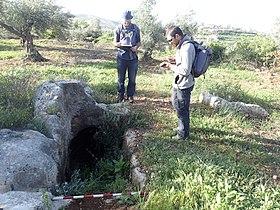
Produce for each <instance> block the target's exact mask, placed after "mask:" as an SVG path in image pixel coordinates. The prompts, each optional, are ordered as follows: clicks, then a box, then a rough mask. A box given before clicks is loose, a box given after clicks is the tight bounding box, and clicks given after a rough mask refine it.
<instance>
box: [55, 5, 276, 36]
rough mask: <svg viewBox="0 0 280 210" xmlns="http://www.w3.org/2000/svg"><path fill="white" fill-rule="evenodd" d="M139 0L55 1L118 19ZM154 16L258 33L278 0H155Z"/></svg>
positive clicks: (265, 27)
mask: <svg viewBox="0 0 280 210" xmlns="http://www.w3.org/2000/svg"><path fill="white" fill-rule="evenodd" d="M141 2H142V0H130V1H128V0H56V3H57V4H58V5H60V6H62V7H64V9H65V10H66V11H69V12H71V13H72V14H75V15H77V14H88V15H95V16H98V17H102V18H107V19H110V20H117V21H119V20H121V16H122V13H123V11H124V10H127V9H129V10H135V9H137V8H138V7H139V4H140V3H141ZM157 2H158V3H157V6H156V8H155V14H157V15H158V17H159V19H160V20H162V21H163V22H165V21H168V20H169V19H170V18H173V17H175V15H176V14H178V13H184V14H186V13H187V12H188V11H190V10H193V11H194V12H195V16H194V20H195V21H197V22H199V23H206V24H216V25H231V26H234V27H241V28H244V29H253V30H257V31H260V32H270V31H271V30H272V27H273V24H274V23H275V21H276V18H280V12H279V10H280V0H266V1H260V0H234V1H229V0H197V1H194V0H173V1H172V0H171V1H168V0H157Z"/></svg>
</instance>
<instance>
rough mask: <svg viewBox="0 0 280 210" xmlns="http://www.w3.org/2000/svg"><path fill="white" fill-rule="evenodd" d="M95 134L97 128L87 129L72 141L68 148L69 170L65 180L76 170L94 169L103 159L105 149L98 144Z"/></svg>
mask: <svg viewBox="0 0 280 210" xmlns="http://www.w3.org/2000/svg"><path fill="white" fill-rule="evenodd" d="M97 132H98V128H97V127H88V128H86V129H84V130H81V131H80V132H79V133H78V134H77V135H76V136H75V137H74V138H73V139H72V141H71V143H70V146H69V170H68V171H67V173H66V179H69V178H70V177H71V174H72V173H73V171H75V170H77V169H84V168H93V167H95V165H96V163H97V162H98V160H100V159H101V158H103V157H104V154H105V148H104V145H103V144H100V141H99V140H98V136H97Z"/></svg>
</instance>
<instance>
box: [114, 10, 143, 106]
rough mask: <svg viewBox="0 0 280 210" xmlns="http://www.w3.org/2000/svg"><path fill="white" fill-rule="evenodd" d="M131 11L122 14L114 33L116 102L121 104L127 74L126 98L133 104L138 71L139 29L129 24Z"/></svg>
mask: <svg viewBox="0 0 280 210" xmlns="http://www.w3.org/2000/svg"><path fill="white" fill-rule="evenodd" d="M132 18H133V16H132V15H131V11H125V12H124V14H123V23H122V24H121V25H119V26H118V27H117V28H116V29H115V31H114V42H113V45H114V46H115V47H117V49H118V52H117V69H118V96H117V102H123V101H124V96H125V77H126V71H127V72H128V84H127V91H126V96H127V99H128V101H129V102H130V103H133V102H134V99H133V96H134V94H135V89H136V74H137V70H138V55H137V50H138V48H139V47H140V46H141V39H140V29H139V28H138V26H137V25H135V24H133V23H131V20H132Z"/></svg>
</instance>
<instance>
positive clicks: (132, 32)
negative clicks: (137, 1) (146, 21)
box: [114, 23, 141, 60]
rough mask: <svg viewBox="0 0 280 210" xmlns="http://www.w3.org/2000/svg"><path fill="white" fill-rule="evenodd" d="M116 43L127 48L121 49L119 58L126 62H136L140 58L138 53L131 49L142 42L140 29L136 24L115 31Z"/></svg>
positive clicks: (118, 53) (119, 49)
mask: <svg viewBox="0 0 280 210" xmlns="http://www.w3.org/2000/svg"><path fill="white" fill-rule="evenodd" d="M114 42H122V43H123V44H126V45H131V46H127V47H119V48H118V52H117V56H118V57H119V58H121V59H124V60H134V59H136V58H138V56H137V53H136V52H132V51H131V50H130V47H134V46H136V45H137V43H139V42H141V39H140V29H139V28H138V26H137V25H135V24H133V23H132V24H130V25H129V26H128V27H124V26H123V25H122V24H121V25H119V26H118V27H117V28H116V29H115V31H114Z"/></svg>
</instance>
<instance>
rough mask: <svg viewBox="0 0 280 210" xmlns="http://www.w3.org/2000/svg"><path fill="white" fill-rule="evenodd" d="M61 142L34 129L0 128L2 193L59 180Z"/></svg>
mask: <svg viewBox="0 0 280 210" xmlns="http://www.w3.org/2000/svg"><path fill="white" fill-rule="evenodd" d="M57 146H58V144H57V143H56V142H55V141H53V140H52V139H49V138H47V137H46V136H44V135H43V134H41V133H39V132H37V131H32V130H23V131H12V130H9V129H2V130H0V157H1V158H0V171H1V173H0V193H2V192H7V191H14V190H19V191H37V190H39V189H40V188H48V187H50V186H52V185H54V184H57V175H58V165H57V162H58V160H59V154H58V150H57V149H56V148H57Z"/></svg>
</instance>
